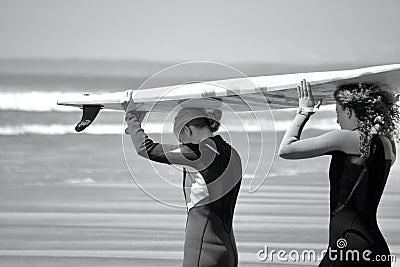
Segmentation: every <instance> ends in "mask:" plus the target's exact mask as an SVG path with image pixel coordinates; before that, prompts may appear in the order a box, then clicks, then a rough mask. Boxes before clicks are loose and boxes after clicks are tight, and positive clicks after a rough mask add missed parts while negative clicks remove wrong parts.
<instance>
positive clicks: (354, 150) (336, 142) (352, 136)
mask: <svg viewBox="0 0 400 267" xmlns="http://www.w3.org/2000/svg"><path fill="white" fill-rule="evenodd" d="M321 138H324V139H326V141H327V142H328V144H329V146H330V147H331V148H332V149H333V150H337V151H341V152H344V153H346V154H360V132H359V131H350V130H334V131H330V132H328V133H326V134H324V135H322V136H321Z"/></svg>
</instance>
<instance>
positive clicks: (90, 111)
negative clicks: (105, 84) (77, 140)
mask: <svg viewBox="0 0 400 267" xmlns="http://www.w3.org/2000/svg"><path fill="white" fill-rule="evenodd" d="M101 108H102V106H92V105H91V106H83V107H82V109H83V113H82V119H81V121H80V122H79V123H78V124H77V125H76V126H75V131H77V132H82V131H83V130H84V129H85V128H86V127H88V126H89V125H90V124H92V122H93V121H94V119H95V118H96V116H97V114H99V111H100V109H101Z"/></svg>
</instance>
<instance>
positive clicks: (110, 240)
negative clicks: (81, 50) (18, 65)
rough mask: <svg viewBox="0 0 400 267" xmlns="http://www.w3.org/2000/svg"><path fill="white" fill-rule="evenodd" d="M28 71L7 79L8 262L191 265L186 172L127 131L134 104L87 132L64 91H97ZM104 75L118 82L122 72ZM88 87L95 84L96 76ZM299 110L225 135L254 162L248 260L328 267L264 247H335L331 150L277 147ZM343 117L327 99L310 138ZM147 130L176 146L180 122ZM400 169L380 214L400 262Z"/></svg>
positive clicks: (1, 189)
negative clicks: (310, 152)
mask: <svg viewBox="0 0 400 267" xmlns="http://www.w3.org/2000/svg"><path fill="white" fill-rule="evenodd" d="M24 79H28V78H26V77H25V78H24V77H20V78H19V80H18V82H16V83H15V84H14V83H12V79H11V78H8V79H5V80H4V81H5V82H3V83H2V82H1V81H0V182H1V186H0V266H117V267H118V266H180V264H181V261H182V257H183V240H184V229H185V222H186V210H185V208H184V207H183V204H184V200H183V193H182V188H181V187H180V185H181V181H182V180H181V179H182V177H181V172H180V169H179V168H178V167H174V166H163V165H161V164H157V163H156V164H152V163H150V162H148V161H146V160H145V159H142V158H139V157H138V156H137V155H136V153H135V152H134V148H133V146H132V144H131V141H130V140H129V137H128V136H126V135H124V134H123V130H124V125H123V113H122V112H112V111H101V113H100V115H99V117H98V118H97V119H96V121H95V122H94V123H93V125H91V126H89V128H88V129H87V130H85V131H84V132H82V133H76V132H75V131H74V126H75V124H76V123H77V122H78V121H79V120H80V117H81V113H80V111H79V110H77V109H74V108H68V107H61V106H57V99H58V98H60V97H63V96H71V95H75V94H79V93H80V92H81V91H87V92H95V89H88V90H82V89H81V88H82V87H81V85H82V83H81V82H79V81H78V82H77V81H76V80H74V79H73V78H70V79H56V80H55V81H51V82H48V80H49V79H47V80H46V82H42V83H39V82H38V84H34V85H30V84H29V83H28V82H27V81H26V80H24ZM29 79H31V78H29ZM29 79H28V80H29ZM103 80H105V81H107V82H106V83H105V84H106V86H108V85H110V84H112V82H113V81H114V80H115V79H114V78H113V79H110V80H107V79H106V78H103ZM139 80H140V79H138V81H139ZM71 81H72V82H71ZM85 83H86V85H87V86H90V85H91V82H90V79H86V80H85ZM138 83H139V82H138ZM106 86H105V87H106ZM124 89H127V88H121V89H118V88H101V91H103V92H105V91H117V90H124ZM294 114H295V112H294V111H293V110H291V111H280V112H273V113H271V112H264V113H262V112H260V113H259V116H260V117H261V118H262V120H261V124H260V125H258V124H257V123H255V122H254V121H253V120H252V118H251V116H248V117H246V116H244V117H243V118H242V119H243V120H242V121H241V123H242V124H241V125H237V122H235V120H232V118H231V117H230V116H229V115H227V116H226V117H224V118H223V120H222V124H223V126H224V129H223V130H222V131H221V132H220V133H219V134H221V135H222V136H223V137H224V138H226V139H227V140H230V142H231V143H232V145H233V146H234V147H235V148H236V149H237V150H238V152H239V153H240V155H241V157H242V163H243V166H244V181H243V185H242V188H241V192H240V194H239V199H238V203H237V208H236V215H235V218H234V230H235V235H236V240H237V244H238V250H239V260H240V264H239V266H263V265H268V266H293V265H301V266H316V265H317V262H318V261H317V260H316V261H305V262H296V261H293V260H292V261H291V260H289V261H278V260H277V259H275V260H274V261H273V262H271V261H269V260H266V261H261V260H259V259H258V257H257V254H258V252H259V251H260V250H263V249H264V248H265V246H268V248H269V249H274V250H280V249H283V250H286V251H290V250H307V249H309V250H310V249H313V250H316V251H321V250H323V249H325V248H326V246H327V245H326V244H327V238H328V220H329V211H328V210H329V197H328V194H329V185H328V174H327V171H328V165H329V157H328V156H325V157H321V158H317V159H307V160H297V161H290V160H283V159H280V158H279V157H278V156H277V155H276V149H277V147H278V146H279V142H280V140H281V138H282V136H283V133H284V130H285V129H286V128H287V126H288V124H289V123H290V119H291V118H292V117H293V116H294ZM224 116H225V115H224ZM335 121H336V119H335V114H334V109H333V108H332V107H327V108H325V109H324V110H322V111H320V112H319V113H317V114H316V115H314V116H313V118H312V119H311V121H310V123H309V125H307V127H306V128H305V131H304V136H305V137H309V136H315V135H318V134H322V133H324V132H326V131H329V130H332V129H338V128H339V127H338V125H337V124H336V122H335ZM144 129H145V130H146V131H147V132H148V133H149V134H150V136H151V137H152V138H153V139H154V140H157V141H161V140H162V141H163V142H176V140H175V139H174V137H173V135H172V134H171V130H172V125H171V122H170V121H167V122H165V124H164V121H163V120H162V119H160V118H158V119H157V118H156V119H154V120H149V121H148V122H147V123H146V124H145V125H144ZM160 129H166V131H165V133H163V134H162V135H161V134H160ZM243 129H245V130H246V131H243ZM399 177H400V163H399V162H398V161H397V162H396V163H395V165H394V166H393V167H392V171H391V174H390V177H389V181H388V183H387V186H386V189H385V192H384V194H383V197H382V201H381V204H380V208H379V211H378V222H379V225H380V227H381V229H382V232H383V234H384V236H385V237H386V239H387V242H388V244H389V246H390V249H391V251H392V253H393V254H394V255H395V256H396V257H397V259H398V260H397V261H399V260H400V258H399V257H400V229H399V227H398V225H400V205H399V203H400V178H399ZM394 266H399V265H398V264H397V265H394Z"/></svg>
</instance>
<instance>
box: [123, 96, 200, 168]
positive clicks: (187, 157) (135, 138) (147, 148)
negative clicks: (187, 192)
mask: <svg viewBox="0 0 400 267" xmlns="http://www.w3.org/2000/svg"><path fill="white" fill-rule="evenodd" d="M122 106H123V107H124V109H125V110H126V116H125V120H126V122H127V125H128V128H127V129H126V130H125V132H126V133H127V134H129V135H130V136H131V139H132V143H133V145H134V147H135V149H136V152H137V153H138V155H139V156H142V157H144V158H147V159H149V160H152V161H156V162H159V163H166V164H179V165H186V166H190V167H193V168H196V169H202V168H203V164H202V163H204V157H203V158H202V159H201V160H200V154H201V153H200V150H199V149H198V145H197V146H196V145H193V144H191V145H189V144H181V145H172V144H161V143H156V142H154V141H153V140H152V139H150V138H149V136H148V135H147V134H146V133H145V132H144V130H143V129H142V127H141V121H142V119H143V118H144V115H145V113H144V112H138V111H136V109H137V107H136V106H135V104H134V103H133V101H129V103H128V102H124V103H122Z"/></svg>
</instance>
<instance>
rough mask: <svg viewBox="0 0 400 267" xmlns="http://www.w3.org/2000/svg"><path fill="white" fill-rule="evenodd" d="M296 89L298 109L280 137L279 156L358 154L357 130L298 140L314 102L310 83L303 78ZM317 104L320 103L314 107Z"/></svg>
mask: <svg viewBox="0 0 400 267" xmlns="http://www.w3.org/2000/svg"><path fill="white" fill-rule="evenodd" d="M297 90H298V95H299V107H300V109H299V112H298V114H297V115H296V117H295V118H294V120H293V122H292V123H291V125H290V126H289V128H288V130H287V131H286V133H285V135H284V137H283V139H282V142H281V145H280V148H279V156H280V157H282V158H285V159H304V158H312V157H317V156H321V155H325V154H327V153H329V152H331V151H343V152H345V153H348V154H359V153H360V152H359V133H358V132H357V131H348V130H337V131H332V132H329V133H326V134H323V135H321V136H318V137H314V138H308V139H303V140H300V136H301V132H302V130H303V128H304V126H305V124H306V123H307V121H308V120H309V118H310V116H311V115H312V114H313V113H314V112H313V110H314V106H315V103H314V97H313V95H312V92H311V88H310V85H309V83H307V82H306V81H305V80H303V81H302V83H301V87H300V86H299V87H298V88H297ZM319 105H320V103H319V104H317V105H316V106H315V107H318V106H319Z"/></svg>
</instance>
